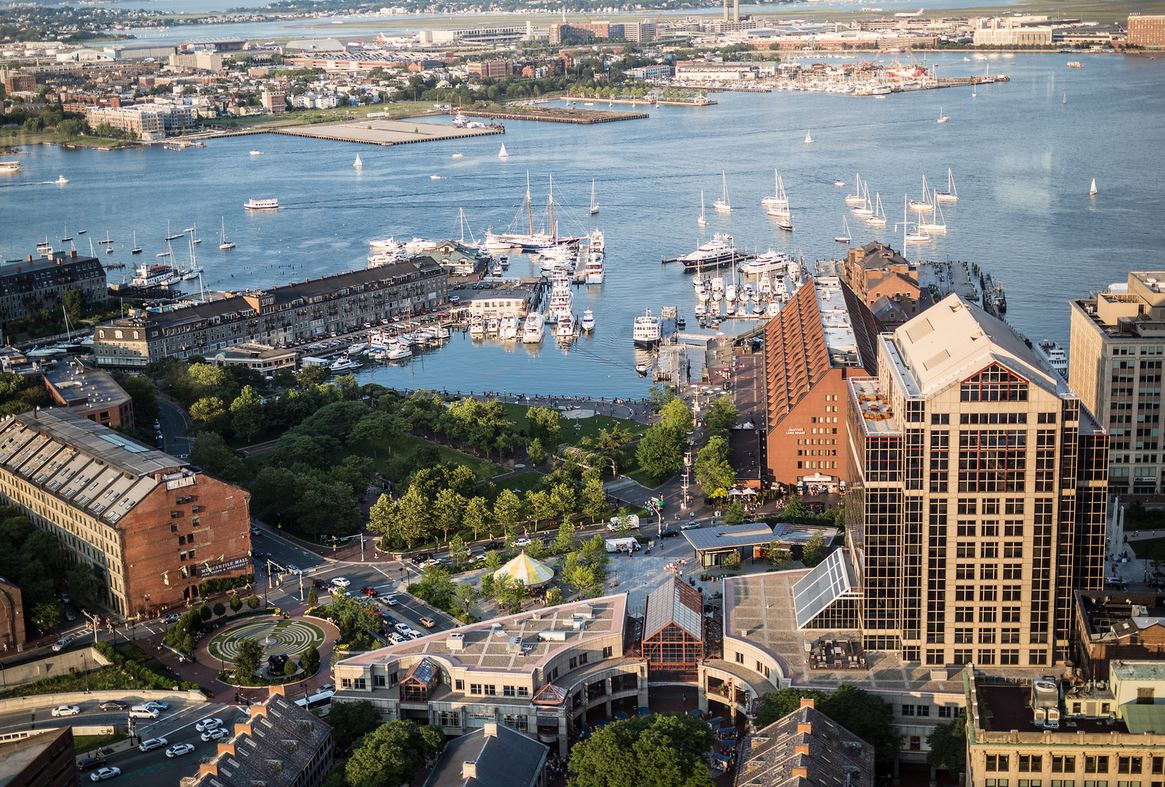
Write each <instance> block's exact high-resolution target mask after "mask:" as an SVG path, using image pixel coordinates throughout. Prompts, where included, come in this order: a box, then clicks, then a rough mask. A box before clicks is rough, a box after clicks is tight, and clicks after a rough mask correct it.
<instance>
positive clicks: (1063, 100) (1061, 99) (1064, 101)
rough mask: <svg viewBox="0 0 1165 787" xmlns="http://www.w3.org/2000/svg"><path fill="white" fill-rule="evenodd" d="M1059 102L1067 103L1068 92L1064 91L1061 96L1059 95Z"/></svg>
mask: <svg viewBox="0 0 1165 787" xmlns="http://www.w3.org/2000/svg"><path fill="white" fill-rule="evenodd" d="M1060 103H1061V104H1067V103H1068V94H1067V93H1064V94H1063V95H1062V96H1060Z"/></svg>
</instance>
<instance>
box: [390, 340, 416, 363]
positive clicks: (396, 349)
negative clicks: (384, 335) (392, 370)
mask: <svg viewBox="0 0 1165 787" xmlns="http://www.w3.org/2000/svg"><path fill="white" fill-rule="evenodd" d="M412 354H413V351H412V349H411V348H410V347H409V346H408V345H407V344H400V343H393V344H391V345H390V346H389V347H388V349H387V350H385V351H384V357H385V358H386V359H388V360H390V361H403V360H404V359H405V358H411V357H412Z"/></svg>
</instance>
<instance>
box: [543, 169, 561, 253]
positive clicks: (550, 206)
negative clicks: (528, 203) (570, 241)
mask: <svg viewBox="0 0 1165 787" xmlns="http://www.w3.org/2000/svg"><path fill="white" fill-rule="evenodd" d="M546 207H547V210H548V211H549V213H550V216H549V219H550V238H551V239H552V240H557V239H558V225H556V224H555V223H554V176H553V175H551V176H550V188H549V190H548V191H547V193H546Z"/></svg>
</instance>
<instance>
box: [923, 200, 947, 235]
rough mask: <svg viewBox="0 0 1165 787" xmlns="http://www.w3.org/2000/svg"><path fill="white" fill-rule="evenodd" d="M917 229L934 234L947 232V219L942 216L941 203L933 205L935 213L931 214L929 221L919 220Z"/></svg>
mask: <svg viewBox="0 0 1165 787" xmlns="http://www.w3.org/2000/svg"><path fill="white" fill-rule="evenodd" d="M918 231H919V232H926V233H933V234H935V235H946V234H947V220H946V219H945V218H943V209H942V206H941V205H935V213H934V215H932V216H931V219H930V221H920V222H919V223H918Z"/></svg>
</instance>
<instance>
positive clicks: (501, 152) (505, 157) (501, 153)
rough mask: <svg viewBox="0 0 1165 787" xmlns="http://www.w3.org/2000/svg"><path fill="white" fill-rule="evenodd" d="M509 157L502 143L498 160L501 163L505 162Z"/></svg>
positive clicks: (504, 144)
mask: <svg viewBox="0 0 1165 787" xmlns="http://www.w3.org/2000/svg"><path fill="white" fill-rule="evenodd" d="M509 157H510V154H509V153H507V152H506V143H505V142H503V143H502V149H501V150H499V151H498V158H500V159H501V160H502V161H505V160H506V159H508V158H509Z"/></svg>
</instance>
